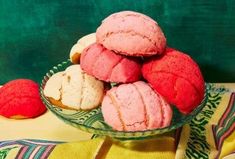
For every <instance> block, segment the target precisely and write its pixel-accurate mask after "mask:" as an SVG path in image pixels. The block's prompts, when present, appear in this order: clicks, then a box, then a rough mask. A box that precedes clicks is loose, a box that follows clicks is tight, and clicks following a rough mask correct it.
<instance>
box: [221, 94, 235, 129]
mask: <svg viewBox="0 0 235 159" xmlns="http://www.w3.org/2000/svg"><path fill="white" fill-rule="evenodd" d="M234 99H235V93H232V94H231V96H230V100H229V104H228V106H227V108H226V111H225V112H224V114H223V115H222V118H220V119H219V124H218V125H219V127H221V126H222V125H223V122H224V120H225V118H226V117H227V115H228V114H229V113H230V111H231V109H232V106H233V103H234Z"/></svg>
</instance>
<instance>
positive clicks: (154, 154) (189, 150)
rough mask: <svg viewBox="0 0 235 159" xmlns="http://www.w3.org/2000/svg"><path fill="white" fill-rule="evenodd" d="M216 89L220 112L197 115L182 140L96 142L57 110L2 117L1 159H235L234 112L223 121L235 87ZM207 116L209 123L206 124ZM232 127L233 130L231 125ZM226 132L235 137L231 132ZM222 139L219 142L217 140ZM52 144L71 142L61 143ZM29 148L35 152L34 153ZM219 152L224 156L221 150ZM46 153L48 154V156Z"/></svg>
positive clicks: (217, 104)
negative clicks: (33, 115)
mask: <svg viewBox="0 0 235 159" xmlns="http://www.w3.org/2000/svg"><path fill="white" fill-rule="evenodd" d="M214 86H216V87H214V88H215V89H218V91H219V92H220V93H218V95H217V94H216V93H214V94H213V93H212V94H211V96H213V95H214V97H213V98H214V99H216V98H218V99H216V100H218V102H217V103H215V105H213V103H212V108H211V110H213V111H214V112H213V113H212V111H210V110H206V109H205V110H204V111H203V112H202V113H204V114H201V115H199V116H197V118H196V119H194V120H193V121H192V122H191V123H190V124H186V125H185V126H184V127H183V128H182V129H181V134H180V135H179V137H180V138H179V140H178V138H176V137H175V136H173V135H171V134H170V135H169V134H167V135H163V136H161V137H159V138H155V139H151V140H144V141H116V140H111V139H110V138H96V139H92V140H91V139H90V138H91V136H92V134H89V133H86V132H83V131H80V130H77V129H76V128H73V127H71V126H69V125H66V124H64V123H63V122H62V121H60V120H59V119H57V118H56V117H55V116H54V115H53V114H52V113H51V112H47V113H45V114H44V115H42V116H40V117H38V118H35V119H27V120H11V119H6V118H3V117H0V159H1V157H2V156H3V157H2V158H4V155H5V158H11V157H14V155H17V157H18V158H19V157H22V156H23V158H27V157H28V158H30V157H31V158H32V156H35V155H36V156H37V155H38V157H39V158H40V156H39V152H40V153H41V155H44V157H45V156H46V157H48V156H49V158H128V159H131V158H177V159H181V158H215V157H218V158H223V157H224V158H225V159H234V158H235V155H234V153H235V132H234V129H235V124H234V121H235V115H234V113H233V114H231V113H230V117H231V118H230V120H229V121H228V120H224V121H225V122H227V123H223V122H220V121H221V120H222V119H221V118H223V116H225V114H226V112H227V111H228V109H235V106H234V105H231V103H232V102H233V103H232V104H234V101H231V100H232V99H233V100H234V97H233V96H235V94H234V93H232V92H235V83H223V84H215V85H214ZM215 92H216V91H215ZM214 99H212V100H214ZM229 104H230V105H231V107H230V108H229V107H228V106H229ZM213 107H214V108H213ZM230 112H231V111H230ZM233 112H234V110H233ZM227 114H228V112H227ZM225 117H226V116H225ZM207 118H208V120H206V119H207ZM228 124H230V127H227V125H228ZM200 125H201V127H200ZM199 129H201V130H199ZM226 131H227V132H228V131H229V132H230V133H229V134H226ZM216 137H218V140H215V138H216ZM22 139H36V140H22ZM38 139H40V140H38ZM9 140H11V141H9ZM15 140H16V141H15ZM42 140H44V141H42ZM82 140H83V141H82ZM200 140H201V141H200ZM49 141H63V142H68V143H63V144H61V143H56V142H49ZM25 145H27V146H25ZM29 145H30V146H32V147H34V148H31V149H32V150H31V149H30V148H29V147H30V146H29ZM35 145H37V146H35ZM38 145H39V147H38ZM52 145H53V146H52ZM26 147H27V151H28V150H31V151H30V153H28V154H27V155H25V154H24V153H25V152H26ZM52 147H53V148H52ZM219 148H220V149H221V152H219V151H218V149H219ZM36 150H37V151H36ZM39 150H40V151H39ZM43 150H44V151H43ZM46 150H48V152H47V151H46ZM49 150H50V151H49ZM195 150H196V151H198V152H196V151H195ZM193 151H194V152H193ZM23 152H24V153H23ZM43 152H47V154H46V153H43ZM49 152H50V153H49ZM1 155H2V156H1ZM225 156H227V157H225ZM17 157H16V158H17ZM36 158H37V157H36Z"/></svg>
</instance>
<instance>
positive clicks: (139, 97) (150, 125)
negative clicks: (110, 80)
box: [101, 81, 172, 131]
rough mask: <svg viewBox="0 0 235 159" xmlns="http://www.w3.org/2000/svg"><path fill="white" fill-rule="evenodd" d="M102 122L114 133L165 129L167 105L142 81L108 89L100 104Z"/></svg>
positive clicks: (167, 121) (170, 112) (169, 120)
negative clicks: (115, 131) (116, 131)
mask: <svg viewBox="0 0 235 159" xmlns="http://www.w3.org/2000/svg"><path fill="white" fill-rule="evenodd" d="M101 109H102V113H103V116H104V120H105V122H106V123H107V124H109V125H110V126H111V127H112V128H113V129H115V130H118V131H142V130H149V129H156V128H162V127H167V126H169V125H170V123H171V119H172V110H171V107H170V105H169V104H168V103H167V102H166V101H165V100H164V99H163V98H162V97H161V96H160V95H159V94H158V93H156V92H154V91H153V90H152V88H151V87H150V86H149V85H148V84H147V83H145V82H143V81H138V82H135V83H132V84H122V85H119V86H118V87H113V88H112V89H111V90H109V91H108V92H107V93H106V95H105V97H104V99H103V102H102V107H101Z"/></svg>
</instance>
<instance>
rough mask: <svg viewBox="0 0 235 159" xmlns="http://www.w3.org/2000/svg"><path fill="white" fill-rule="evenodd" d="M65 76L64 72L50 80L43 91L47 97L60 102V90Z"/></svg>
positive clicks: (56, 74)
mask: <svg viewBox="0 0 235 159" xmlns="http://www.w3.org/2000/svg"><path fill="white" fill-rule="evenodd" d="M63 75H64V72H58V73H55V74H54V75H53V76H51V77H50V78H49V80H48V81H47V83H46V85H45V87H44V90H43V92H44V94H45V96H47V97H50V98H53V99H55V100H60V98H61V92H60V90H61V84H62V77H63Z"/></svg>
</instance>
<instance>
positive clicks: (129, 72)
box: [80, 44, 141, 83]
mask: <svg viewBox="0 0 235 159" xmlns="http://www.w3.org/2000/svg"><path fill="white" fill-rule="evenodd" d="M80 65H81V68H82V69H83V70H84V71H85V72H86V73H87V74H90V75H92V76H95V77H96V78H98V79H99V80H103V81H106V82H117V83H129V82H135V81H138V80H139V79H140V77H141V64H140V63H139V62H138V60H137V59H136V58H130V57H125V56H122V55H117V54H115V53H114V52H113V51H110V50H108V49H106V48H104V47H103V46H102V45H100V44H92V45H90V46H89V47H87V48H86V49H85V50H84V51H83V53H82V55H81V61H80Z"/></svg>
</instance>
